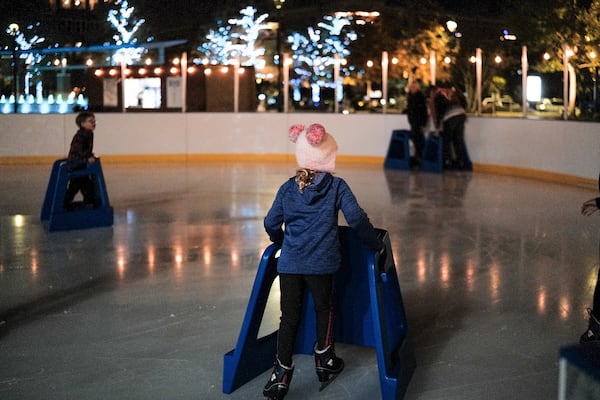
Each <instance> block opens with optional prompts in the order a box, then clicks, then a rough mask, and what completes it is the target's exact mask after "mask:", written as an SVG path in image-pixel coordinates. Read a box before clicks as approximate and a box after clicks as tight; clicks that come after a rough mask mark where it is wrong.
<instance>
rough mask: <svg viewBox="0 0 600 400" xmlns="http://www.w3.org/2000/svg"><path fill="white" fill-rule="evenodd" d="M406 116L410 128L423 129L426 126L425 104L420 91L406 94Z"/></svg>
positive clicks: (423, 96)
mask: <svg viewBox="0 0 600 400" xmlns="http://www.w3.org/2000/svg"><path fill="white" fill-rule="evenodd" d="M406 116H407V118H408V123H409V124H410V126H411V127H423V126H425V125H426V124H427V118H428V117H429V115H428V114H427V102H426V101H425V95H424V94H423V92H421V91H420V90H419V91H417V92H415V93H409V94H408V100H407V102H406Z"/></svg>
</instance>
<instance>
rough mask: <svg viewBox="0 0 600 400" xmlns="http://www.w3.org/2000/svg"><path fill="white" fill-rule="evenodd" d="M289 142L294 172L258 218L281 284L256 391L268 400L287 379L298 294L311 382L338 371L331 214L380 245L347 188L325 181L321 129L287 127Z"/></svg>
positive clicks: (336, 250)
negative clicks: (277, 246)
mask: <svg viewBox="0 0 600 400" xmlns="http://www.w3.org/2000/svg"><path fill="white" fill-rule="evenodd" d="M289 137H290V139H291V140H292V142H295V143H296V161H297V163H298V167H299V168H298V170H297V171H296V176H295V177H292V178H290V179H289V180H288V181H286V182H285V183H284V184H283V185H282V186H281V187H280V188H279V190H278V192H277V195H276V197H275V200H274V201H273V205H272V207H271V209H270V210H269V212H268V213H267V216H266V217H265V220H264V226H265V230H266V231H267V233H268V234H269V237H270V239H271V240H272V241H273V242H275V243H281V255H280V257H279V261H278V264H277V271H278V273H279V283H280V286H281V287H280V292H281V321H280V325H279V333H278V338H277V358H276V361H275V365H274V368H273V373H272V375H271V377H270V379H269V381H268V382H267V384H266V386H265V388H264V390H263V394H264V395H265V396H266V397H268V398H270V399H283V397H284V396H285V395H286V393H287V391H288V387H289V384H290V381H291V379H292V375H293V372H294V365H293V361H292V355H293V350H294V345H295V339H296V334H297V331H298V326H299V324H300V319H301V313H302V305H303V300H304V291H305V289H306V288H308V289H309V290H310V292H311V294H312V296H313V299H314V303H315V312H316V321H317V322H316V324H317V342H316V343H315V347H314V353H315V366H316V372H317V376H318V378H319V381H320V382H326V381H327V380H329V378H330V375H332V374H339V373H340V372H341V371H342V370H343V368H344V362H343V360H342V359H341V358H339V357H337V356H336V354H335V350H334V341H333V320H334V318H333V317H334V315H333V310H334V307H333V283H334V274H335V272H336V271H337V270H338V268H339V267H340V263H341V252H340V241H339V237H338V214H339V211H340V210H341V211H342V212H343V213H344V217H345V219H346V222H347V223H348V225H349V226H350V227H351V228H353V229H354V230H355V232H356V233H357V235H358V236H359V237H360V238H361V239H362V241H363V242H364V244H365V245H366V246H367V247H369V248H372V249H374V250H378V251H380V252H382V253H383V251H384V244H383V242H382V241H381V239H380V238H379V237H378V236H377V234H376V232H375V229H374V228H373V225H372V224H371V222H370V221H369V218H368V216H367V214H366V213H365V212H364V211H363V209H362V208H361V207H360V206H359V204H358V202H357V200H356V197H354V194H353V193H352V190H351V189H350V187H349V186H348V184H347V183H346V182H345V181H344V180H343V179H342V178H338V177H335V176H334V175H333V173H334V171H335V159H336V155H337V143H336V141H335V139H334V138H333V136H331V135H330V134H329V133H327V132H326V130H325V128H324V127H323V126H322V125H320V124H312V125H310V126H309V127H308V128H306V129H305V127H304V126H303V125H293V126H292V127H291V128H290V130H289ZM284 226H285V229H284Z"/></svg>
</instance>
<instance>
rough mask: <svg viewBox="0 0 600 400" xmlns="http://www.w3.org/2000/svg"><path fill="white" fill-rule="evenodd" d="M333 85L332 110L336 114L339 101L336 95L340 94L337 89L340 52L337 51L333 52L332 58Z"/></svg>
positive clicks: (338, 88) (338, 110)
mask: <svg viewBox="0 0 600 400" xmlns="http://www.w3.org/2000/svg"><path fill="white" fill-rule="evenodd" d="M333 60H334V61H333V85H334V92H333V104H334V106H333V111H334V112H335V113H336V114H338V113H339V112H340V103H339V101H338V97H339V96H340V93H339V90H340V85H339V83H340V54H339V53H335V55H334V59H333Z"/></svg>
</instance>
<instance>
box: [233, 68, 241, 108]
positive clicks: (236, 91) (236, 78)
mask: <svg viewBox="0 0 600 400" xmlns="http://www.w3.org/2000/svg"><path fill="white" fill-rule="evenodd" d="M239 111H240V59H239V58H238V59H236V60H235V61H234V62H233V112H239Z"/></svg>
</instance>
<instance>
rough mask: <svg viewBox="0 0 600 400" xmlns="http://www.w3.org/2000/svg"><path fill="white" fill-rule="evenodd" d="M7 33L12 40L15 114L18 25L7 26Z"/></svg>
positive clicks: (16, 104)
mask: <svg viewBox="0 0 600 400" xmlns="http://www.w3.org/2000/svg"><path fill="white" fill-rule="evenodd" d="M8 32H9V33H10V36H12V40H13V47H12V73H13V84H12V86H13V94H14V96H15V103H14V112H15V114H16V113H17V112H18V107H19V101H18V91H19V84H18V82H17V80H18V75H19V74H18V70H17V68H18V65H17V34H18V33H19V25H17V24H15V23H12V24H10V25H9V26H8Z"/></svg>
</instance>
